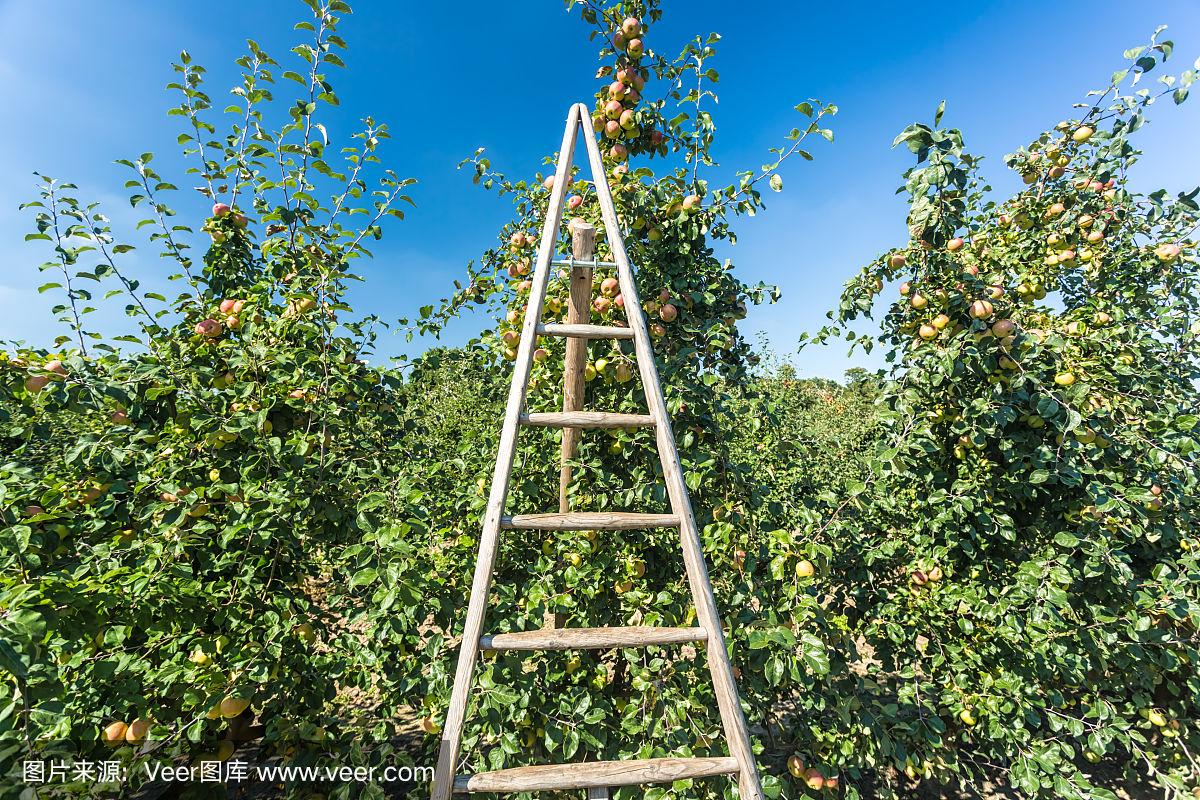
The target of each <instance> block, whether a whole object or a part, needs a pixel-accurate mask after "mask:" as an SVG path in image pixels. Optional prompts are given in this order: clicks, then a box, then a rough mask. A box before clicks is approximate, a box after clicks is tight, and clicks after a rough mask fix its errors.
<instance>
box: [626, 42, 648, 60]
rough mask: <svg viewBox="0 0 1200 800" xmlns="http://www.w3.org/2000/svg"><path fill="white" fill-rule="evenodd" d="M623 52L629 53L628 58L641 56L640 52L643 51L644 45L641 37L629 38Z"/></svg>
mask: <svg viewBox="0 0 1200 800" xmlns="http://www.w3.org/2000/svg"><path fill="white" fill-rule="evenodd" d="M625 52H626V53H628V54H629V57H630V58H641V56H642V53H644V52H645V45H644V44H643V43H642V40H641V39H630V40H629V44H627V45H626V46H625Z"/></svg>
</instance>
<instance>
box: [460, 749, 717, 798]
mask: <svg viewBox="0 0 1200 800" xmlns="http://www.w3.org/2000/svg"><path fill="white" fill-rule="evenodd" d="M737 772H739V769H738V762H737V759H735V758H733V757H725V758H646V759H640V760H636V761H589V762H585V763H583V764H546V765H544V766H538V767H515V768H513V769H501V770H496V771H495V772H481V773H479V774H478V775H461V776H459V777H458V778H456V779H455V781H454V791H456V792H536V791H544V790H549V789H599V788H603V787H605V786H640V785H643V784H648V783H670V782H671V781H680V780H684V779H686V778H707V777H710V776H713V775H733V774H736V773H737Z"/></svg>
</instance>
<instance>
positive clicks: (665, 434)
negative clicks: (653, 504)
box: [576, 104, 763, 800]
mask: <svg viewBox="0 0 1200 800" xmlns="http://www.w3.org/2000/svg"><path fill="white" fill-rule="evenodd" d="M576 107H577V108H578V109H579V111H580V113H581V114H590V111H588V109H587V107H586V106H584V105H583V104H579V105H578V106H576ZM583 138H584V142H585V144H586V145H587V152H588V159H589V161H590V163H591V167H592V177H593V181H594V184H595V188H596V196H597V199H598V200H599V202H600V210H601V214H602V216H603V219H604V227H605V229H606V230H607V231H608V237H607V238H608V244H609V249H610V250H611V251H612V256H613V261H615V262H616V264H617V276H618V279H619V280H620V284H621V292H622V294H624V296H625V308H626V310H627V317H628V321H629V326H630V327H631V328H632V329H633V343H634V348H635V351H636V354H637V362H638V371H639V373H640V375H641V379H642V389H643V391H644V392H645V395H646V402H647V405H648V406H649V408H650V414H651V416H653V417H655V419H656V421H657V423H658V424H657V425H656V426H655V436H656V438H657V442H658V451H659V458H660V459H661V461H662V467H663V477H664V480H665V482H666V484H667V494H668V496H669V497H670V500H671V509H672V512H673V513H674V514H675V515H677V516H678V517H679V519H680V526H679V538H680V543H681V546H682V549H683V557H684V563H685V565H686V567H687V575H688V583H689V585H690V587H691V592H692V599H693V601H694V602H695V604H696V617H697V620H698V622H699V623H700V625H701V626H702V627H704V628H705V630H707V632H708V643H707V646H706V650H707V653H708V666H709V672H710V673H711V675H712V680H713V690H714V692H715V694H716V697H717V706H718V709H719V711H720V714H721V721H722V726H723V727H724V729H725V738H726V740H727V743H728V745H729V751H730V755H731V756H733V757H734V758H735V759H737V762H738V765H739V766H740V771H739V774H738V794H739V796H740V797H741V798H742V800H763V793H762V786H761V784H760V782H759V778H758V768H757V766H756V765H755V761H754V753H753V751H752V750H751V748H750V735H749V732H748V730H747V726H746V718H745V715H744V714H743V713H742V707H741V702H740V700H739V697H738V690H737V683H736V681H735V680H734V677H733V667H732V665H731V664H730V663H729V655H728V652H727V651H726V649H725V637H724V634H723V632H722V630H721V617H720V614H719V613H718V611H717V604H716V599H715V598H714V597H713V592H712V584H711V582H710V579H709V577H708V567H707V566H706V564H705V561H704V550H703V546H702V545H701V542H700V535H699V531H698V530H697V528H696V519H695V516H694V515H693V513H692V504H691V500H690V498H689V497H688V491H687V485H686V484H685V483H684V480H683V468H682V466H681V465H680V463H679V453H678V451H677V450H676V447H675V435H674V433H673V432H672V430H671V422H670V416H669V415H668V414H667V408H666V402H665V401H664V400H663V394H662V386H661V384H660V383H659V378H658V368H657V367H656V366H655V363H654V352H653V350H652V348H651V345H650V335H649V332H648V331H647V330H646V319H645V317H644V316H643V314H642V307H641V300H640V298H639V297H638V294H637V285H636V283H635V282H634V277H633V270H632V269H631V268H630V266H629V257H628V255H627V254H626V252H625V243H624V240H623V238H622V235H621V227H620V221H619V220H618V218H617V211H616V206H615V205H614V204H613V199H612V193H611V191H610V190H609V186H608V181H607V180H605V179H604V177H603V176H604V175H605V171H604V161H603V159H602V158H601V156H600V148H599V146H598V145H597V143H596V138H595V136H594V135H592V133H591V132H590V130H589V131H588V132H586V133H585V135H584V137H583Z"/></svg>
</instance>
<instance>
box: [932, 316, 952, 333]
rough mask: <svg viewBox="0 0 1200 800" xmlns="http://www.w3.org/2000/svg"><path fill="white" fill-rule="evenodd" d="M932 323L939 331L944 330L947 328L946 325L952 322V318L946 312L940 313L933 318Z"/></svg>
mask: <svg viewBox="0 0 1200 800" xmlns="http://www.w3.org/2000/svg"><path fill="white" fill-rule="evenodd" d="M930 324H932V325H933V327H935V328H937V329H938V330H939V331H944V330H946V326H948V325H949V324H950V318H949V317H947V316H946V315H945V314H938V315H937V316H936V317H934V318H933V322H932V323H930Z"/></svg>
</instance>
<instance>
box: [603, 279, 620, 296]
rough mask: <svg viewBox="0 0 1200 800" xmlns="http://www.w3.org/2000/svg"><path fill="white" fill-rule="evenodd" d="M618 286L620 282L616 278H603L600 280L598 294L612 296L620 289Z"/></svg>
mask: <svg viewBox="0 0 1200 800" xmlns="http://www.w3.org/2000/svg"><path fill="white" fill-rule="evenodd" d="M620 286H621V284H620V282H619V281H618V280H617V279H616V278H605V279H604V280H602V281H601V282H600V294H602V295H604V296H605V297H612V296H614V295H615V294H616V293H617V291H618V290H619V289H620Z"/></svg>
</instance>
